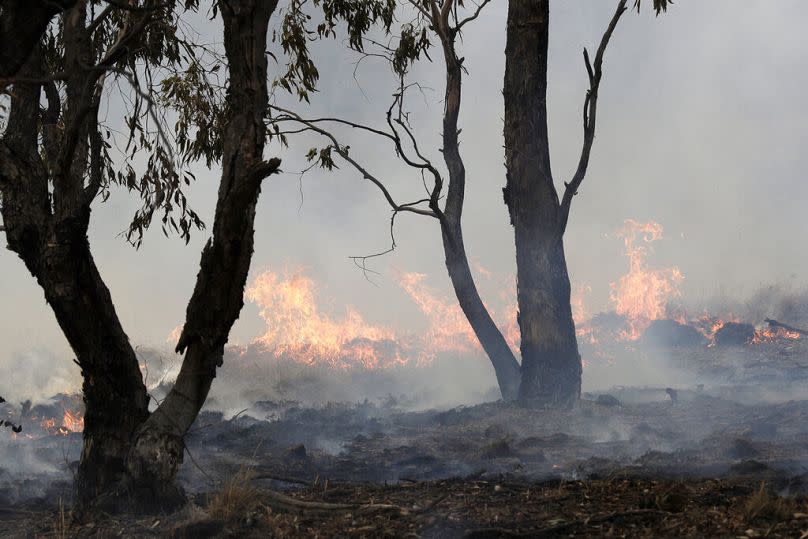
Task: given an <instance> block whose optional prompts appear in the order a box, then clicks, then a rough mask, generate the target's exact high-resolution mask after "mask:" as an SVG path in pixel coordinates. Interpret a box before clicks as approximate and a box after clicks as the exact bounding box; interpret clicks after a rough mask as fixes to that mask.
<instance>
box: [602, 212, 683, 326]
mask: <svg viewBox="0 0 808 539" xmlns="http://www.w3.org/2000/svg"><path fill="white" fill-rule="evenodd" d="M617 235H618V237H620V238H622V239H623V245H624V246H625V252H626V256H627V257H628V261H629V271H628V273H627V274H626V275H624V276H622V277H621V278H620V279H619V280H618V281H617V282H616V283H611V285H610V287H611V293H610V294H609V298H610V299H611V301H612V303H613V304H614V310H615V312H616V313H617V314H620V315H623V316H625V317H626V319H627V321H628V328H627V329H626V330H625V331H624V332H623V333H622V335H621V337H622V338H623V339H626V340H637V339H638V338H639V337H640V336H641V335H642V332H643V331H644V330H645V329H646V328H647V327H648V325H649V324H650V323H651V321H653V320H659V319H661V318H668V317H669V316H670V314H669V312H668V302H669V300H670V299H671V298H673V297H678V296H680V295H681V292H680V291H679V284H680V283H681V282H682V280H683V279H684V275H683V274H682V272H681V271H679V268H677V267H673V268H663V269H651V268H648V266H647V265H646V257H647V256H648V253H649V252H650V251H651V246H650V245H649V244H650V243H652V242H654V241H657V240H659V239H661V238H662V225H660V224H659V223H654V222H648V223H640V222H637V221H634V220H632V219H628V220H626V221H625V223H624V226H623V227H622V228H621V229H620V230H619V231H618V233H617ZM640 240H641V242H642V243H640V242H639V241H640Z"/></svg>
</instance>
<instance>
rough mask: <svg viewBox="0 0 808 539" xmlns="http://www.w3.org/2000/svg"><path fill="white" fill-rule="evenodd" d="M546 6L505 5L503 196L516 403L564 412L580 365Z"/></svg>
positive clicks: (516, 1)
mask: <svg viewBox="0 0 808 539" xmlns="http://www.w3.org/2000/svg"><path fill="white" fill-rule="evenodd" d="M548 22H549V0H510V1H509V8H508V29H507V45H506V50H505V56H506V65H505V83H504V97H505V165H506V168H507V184H506V187H505V188H504V189H503V194H504V198H505V204H506V205H507V206H508V211H509V213H510V218H511V224H512V225H513V227H514V235H515V243H516V253H517V254H516V265H517V300H518V305H519V329H520V331H521V337H522V343H521V352H522V382H521V385H520V388H519V397H520V400H523V401H528V402H533V401H538V402H541V403H544V404H549V405H554V406H557V405H561V406H564V405H569V404H571V403H573V402H575V401H576V400H577V399H578V398H579V397H580V391H581V357H580V355H579V353H578V344H577V341H576V339H575V324H574V322H573V320H572V311H571V308H570V282H569V276H568V274H567V266H566V260H565V258H564V247H563V241H562V238H563V226H562V225H561V219H560V216H561V211H560V204H559V199H558V194H557V192H556V189H555V185H554V183H553V177H552V173H551V170H550V151H549V141H548V132H547V102H546V99H547V48H548V37H549V33H548V32H549V27H548Z"/></svg>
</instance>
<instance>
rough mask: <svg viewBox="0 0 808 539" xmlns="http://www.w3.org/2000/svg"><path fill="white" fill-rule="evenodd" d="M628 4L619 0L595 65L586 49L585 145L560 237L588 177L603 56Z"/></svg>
mask: <svg viewBox="0 0 808 539" xmlns="http://www.w3.org/2000/svg"><path fill="white" fill-rule="evenodd" d="M626 2H627V0H620V2H619V3H618V4H617V10H616V11H615V13H614V15H613V16H612V20H611V21H610V22H609V26H608V27H607V28H606V32H605V33H604V34H603V37H602V38H601V40H600V46H598V50H597V53H596V54H595V63H594V66H593V65H592V64H591V63H590V61H589V52H588V51H587V50H586V49H584V64H585V65H586V72H587V75H588V76H589V90H587V92H586V97H585V99H584V108H583V125H584V142H583V148H582V149H581V157H580V158H579V160H578V168H577V170H576V171H575V175H574V176H573V177H572V181H571V182H569V183H566V182H565V183H564V185H565V186H566V189H565V190H564V197H563V199H562V201H561V207H560V210H561V211H560V214H559V219H560V222H559V225H560V231H561V234H563V233H564V231H565V230H566V228H567V221H568V220H569V214H570V207H571V206H572V198H573V197H574V196H575V195H576V194H577V193H578V188H579V187H580V186H581V183H583V181H584V177H585V176H586V169H587V167H588V166H589V156H590V154H591V152H592V143H593V142H594V140H595V120H596V117H597V110H598V89H599V87H600V79H601V77H602V76H603V72H602V66H603V54H604V53H605V52H606V47H607V45H608V44H609V40H610V39H611V37H612V33H614V29H615V28H616V27H617V23H618V21H619V20H620V17H621V16H622V15H623V13H624V12H625V11H626V9H627V8H626Z"/></svg>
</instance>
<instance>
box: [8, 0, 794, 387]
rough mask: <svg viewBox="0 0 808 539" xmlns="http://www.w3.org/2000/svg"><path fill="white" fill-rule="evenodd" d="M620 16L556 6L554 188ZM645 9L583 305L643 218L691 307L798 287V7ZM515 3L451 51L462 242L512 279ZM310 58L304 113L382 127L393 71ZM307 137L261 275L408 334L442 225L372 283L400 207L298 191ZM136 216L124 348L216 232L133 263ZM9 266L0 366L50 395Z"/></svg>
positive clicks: (46, 364)
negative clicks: (623, 238)
mask: <svg viewBox="0 0 808 539" xmlns="http://www.w3.org/2000/svg"><path fill="white" fill-rule="evenodd" d="M646 3H647V4H650V1H649V2H646ZM615 4H616V2H613V1H606V0H597V1H595V0H588V1H585V0H579V1H574V2H572V1H565V2H561V1H555V2H553V3H552V5H551V23H550V29H551V37H550V48H551V50H550V69H549V96H548V106H549V116H550V137H551V151H552V164H553V170H554V174H555V176H556V182H557V184H559V185H560V184H561V181H562V180H565V179H567V180H568V179H569V178H570V176H571V174H572V172H573V170H574V167H575V165H576V163H577V158H578V154H579V152H580V144H581V105H582V103H583V96H584V92H585V87H586V74H585V69H584V65H583V61H582V57H581V51H582V48H583V47H584V46H588V47H590V48H594V47H596V45H597V42H598V41H599V39H600V36H601V34H602V32H603V29H604V28H605V27H606V24H607V23H608V20H609V18H610V17H611V14H612V12H613V10H614V6H615ZM647 7H648V6H646V9H644V10H643V13H642V14H640V15H637V14H636V13H634V12H632V13H627V14H626V15H625V16H624V18H623V20H622V21H621V22H620V26H619V27H618V28H617V31H616V32H615V35H614V37H613V39H612V42H611V44H610V46H609V49H608V51H607V53H606V58H605V63H604V79H603V82H602V84H601V90H600V102H599V107H598V126H597V137H596V140H595V147H594V150H593V152H592V159H591V162H590V166H589V173H588V176H587V178H586V180H585V183H584V185H583V187H582V189H581V190H580V196H578V197H576V199H575V202H574V205H573V210H572V216H571V222H570V226H569V230H568V232H567V236H566V248H567V254H568V262H569V266H570V272H571V275H572V278H573V281H574V282H576V283H586V284H588V285H589V286H591V287H592V294H591V297H590V298H589V304H590V306H591V309H592V310H594V311H597V310H601V309H604V308H607V307H608V301H607V298H608V290H609V283H610V282H612V281H615V280H616V279H617V278H618V277H619V276H620V275H621V274H622V273H623V272H624V270H625V259H624V257H623V256H622V254H621V250H622V249H621V243H620V241H619V240H618V239H617V238H615V237H614V231H615V230H616V229H617V228H618V227H619V226H620V224H621V223H622V222H623V220H624V219H627V218H634V219H637V220H655V221H657V222H659V223H661V224H662V225H663V226H664V227H665V239H664V240H663V241H661V242H660V243H658V244H657V245H656V251H655V253H654V257H653V259H652V263H653V264H654V265H659V266H670V265H678V266H679V268H680V269H681V270H682V271H683V273H684V274H685V281H684V285H683V289H684V292H685V295H686V297H687V298H689V299H690V300H691V301H695V302H698V300H699V299H700V298H705V299H706V298H709V297H711V296H712V295H714V294H717V293H724V294H729V295H733V294H736V293H737V294H744V293H748V292H750V291H753V290H754V289H756V288H757V287H759V286H760V285H762V284H768V283H773V282H774V283H787V284H789V285H792V286H796V287H802V286H804V285H805V284H806V282H807V281H808V273H807V270H808V255H806V252H805V250H804V248H803V245H804V243H805V242H804V238H805V237H806V234H807V233H808V219H806V217H805V207H806V202H808V182H806V181H805V178H804V171H805V169H806V165H808V153H806V152H805V151H803V146H804V144H805V141H806V137H808V121H806V120H808V113H806V108H805V106H804V91H805V90H804V89H805V88H806V86H807V84H806V83H808V75H806V67H808V58H807V57H806V50H807V49H806V45H808V43H806V38H805V37H804V36H805V32H804V29H805V27H806V26H807V25H808V12H807V11H806V10H805V9H804V4H802V3H799V2H797V1H796V0H793V1H779V2H771V1H763V0H759V1H745V2H743V3H739V2H731V1H729V0H721V1H719V0H713V1H711V2H693V1H691V2H686V1H684V0H682V1H681V2H677V3H676V4H674V5H673V6H672V7H671V9H670V10H669V12H668V14H667V15H665V16H660V17H658V18H656V17H654V16H653V14H652V12H651V10H650V9H647ZM506 9H507V2H506V1H505V0H494V1H493V2H492V4H491V5H490V6H489V7H488V8H486V10H485V12H484V15H483V16H481V17H480V19H479V20H478V21H476V22H475V23H474V24H473V25H471V27H469V28H468V29H467V31H466V33H465V34H464V36H463V41H462V43H461V44H460V48H461V51H460V54H461V55H462V56H465V58H466V66H467V67H468V69H469V74H468V76H467V77H466V79H465V86H464V95H463V109H462V117H461V120H460V124H461V126H462V128H463V132H462V147H461V149H462V151H463V154H464V157H465V160H466V168H467V170H468V179H467V196H466V200H467V203H466V209H465V220H464V225H465V236H466V241H467V250H468V252H469V254H470V256H471V257H472V258H473V259H474V260H475V261H476V262H478V263H479V264H481V265H482V266H484V267H485V268H487V269H489V270H491V271H494V272H496V273H497V274H500V275H503V276H507V275H512V274H513V271H514V253H513V246H512V231H511V229H510V226H509V224H508V219H507V211H506V208H505V206H504V204H503V203H502V195H501V188H502V186H503V185H504V169H503V149H502V116H503V102H502V94H501V88H502V75H503V71H504V48H505V16H506ZM277 22H278V18H277V16H276V17H275V18H274V20H273V24H277ZM200 31H202V33H203V34H204V37H205V39H206V40H208V41H220V36H219V35H218V34H217V32H218V30H217V26H216V25H215V24H213V23H209V24H206V25H203V26H201V27H200ZM275 49H277V46H274V47H273V50H275ZM434 52H435V53H434V54H433V55H432V56H433V58H435V60H436V62H435V63H434V64H431V65H429V64H425V65H422V66H420V67H419V68H418V69H417V70H416V72H415V73H414V75H415V76H416V77H417V79H418V80H420V81H421V82H422V83H423V84H424V85H425V86H427V87H429V88H432V91H429V90H427V92H426V94H425V96H424V97H418V98H417V99H416V96H413V98H414V99H413V100H412V102H411V108H412V110H413V118H412V120H413V122H414V124H415V125H416V126H417V128H418V134H419V137H421V138H422V141H423V142H422V145H423V147H424V148H426V149H427V150H428V152H429V154H430V155H431V156H432V157H433V158H434V159H435V160H436V161H440V154H439V153H438V151H437V147H438V146H437V141H438V136H439V130H440V114H441V112H442V104H441V99H442V87H443V81H442V76H441V72H442V69H443V65H442V61H441V60H440V58H441V57H440V54H438V53H437V51H434ZM316 58H317V60H318V63H319V67H320V70H321V74H322V80H321V84H320V90H321V91H320V93H319V94H317V95H315V96H314V97H313V99H312V101H313V103H312V107H311V110H310V111H306V110H305V109H303V110H304V113H305V114H307V115H312V116H313V115H318V114H323V113H326V112H327V113H328V114H329V115H339V116H345V117H351V118H355V119H359V120H361V121H363V122H366V123H370V124H377V125H380V124H381V123H382V121H383V116H382V111H383V110H384V109H386V107H387V106H388V103H389V99H390V94H391V93H392V90H393V87H394V81H393V80H392V78H391V77H390V76H389V73H388V71H387V70H386V68H385V67H384V66H383V65H381V64H373V63H368V64H363V65H362V66H361V68H360V69H359V71H358V78H359V81H360V83H361V90H360V88H359V87H358V86H357V83H356V81H355V80H354V79H353V76H352V74H353V68H354V66H353V61H354V60H355V58H354V57H353V56H352V55H351V54H349V53H346V52H344V50H343V48H342V47H341V41H335V42H330V43H328V44H327V45H326V46H320V47H317V49H316ZM270 69H271V70H272V69H273V67H272V66H270ZM110 112H111V114H114V113H115V109H114V107H113V109H112V110H111V111H110ZM345 136H346V137H348V138H346V139H345V140H346V141H348V142H350V144H351V148H352V154H353V155H354V156H355V157H356V158H357V159H360V160H361V161H363V162H364V163H366V164H367V167H368V168H369V169H370V170H372V171H374V172H375V173H377V174H379V175H381V176H383V177H385V178H387V179H388V181H389V184H390V186H391V189H392V190H393V192H394V194H395V196H396V197H397V198H398V199H400V200H407V199H409V198H412V197H418V198H420V195H421V188H420V178H419V177H418V176H417V175H415V174H413V173H412V171H411V170H408V169H407V168H405V167H401V166H398V164H397V163H396V162H395V159H394V157H393V154H392V152H391V148H390V147H389V146H388V145H386V144H383V143H380V142H379V141H377V140H374V139H372V138H363V137H361V136H359V135H358V134H357V133H345ZM310 142H311V141H309V140H305V141H303V140H301V141H298V142H296V141H295V140H293V141H292V144H291V147H290V148H288V149H282V148H277V147H273V148H272V152H271V154H272V155H278V156H280V157H282V158H283V160H284V167H283V168H284V170H285V171H286V172H287V174H284V175H280V176H273V177H272V178H271V179H269V180H268V181H267V182H266V183H265V187H264V190H263V194H262V197H261V202H260V205H259V208H258V218H257V225H256V231H257V232H256V252H255V257H254V260H253V270H252V274H253V275H255V274H256V273H257V272H260V271H262V270H266V269H272V270H276V271H278V270H283V269H284V268H292V269H293V268H297V267H303V268H304V269H305V271H306V272H307V273H308V274H310V275H311V276H313V277H314V278H315V279H316V280H317V281H318V282H319V283H320V291H321V292H322V294H323V296H324V298H327V300H325V303H326V304H325V305H324V309H326V310H331V311H333V312H335V313H340V312H342V311H343V310H344V306H345V305H346V304H352V305H354V306H355V307H357V308H358V309H359V310H360V311H361V312H362V313H363V314H364V315H365V316H366V318H367V319H368V320H369V321H371V322H374V323H378V324H387V325H391V326H403V327H406V328H416V329H417V328H418V327H419V325H421V324H423V323H424V321H423V318H422V317H421V315H420V313H419V311H418V310H417V308H416V306H415V305H414V304H413V303H412V302H411V301H410V300H408V298H407V297H406V295H405V294H404V292H403V291H402V290H401V289H400V288H399V287H398V285H397V284H396V281H395V275H396V272H397V271H419V272H423V273H426V274H428V275H429V276H430V281H429V282H430V284H431V285H433V286H434V287H436V288H438V289H440V290H442V291H444V292H445V293H446V294H449V293H450V289H449V285H448V278H447V276H446V272H445V267H444V265H443V257H442V250H441V247H440V238H439V235H438V228H437V224H436V223H435V222H434V221H432V220H430V219H427V218H423V217H419V216H407V215H404V216H402V217H401V218H400V219H399V223H398V229H397V240H398V245H399V248H398V249H397V251H396V252H395V253H393V254H391V255H388V256H386V257H385V258H382V259H379V260H377V261H375V262H374V267H375V269H377V270H379V271H380V272H381V273H382V274H381V276H378V277H376V278H375V281H376V283H377V285H378V286H375V285H374V284H371V283H369V282H368V281H367V280H366V279H365V277H364V276H363V274H362V273H361V272H360V271H358V270H357V269H356V268H355V267H354V265H353V264H352V262H351V261H350V260H349V259H348V256H349V255H354V254H367V253H372V252H376V251H379V250H382V249H384V248H386V247H387V246H388V243H389V236H388V219H389V210H388V208H387V206H386V205H385V203H384V201H383V199H382V198H381V196H380V194H379V192H378V191H377V190H375V188H373V187H372V186H370V185H369V184H367V183H366V182H363V181H362V180H361V178H359V177H357V175H356V174H354V173H352V172H351V171H350V170H348V169H347V168H344V169H343V170H342V171H341V172H340V173H335V174H327V173H324V172H320V171H313V172H311V173H309V174H308V175H307V176H305V177H304V178H303V180H302V184H300V183H299V177H298V175H297V174H296V173H295V172H296V171H298V170H300V169H301V168H302V166H303V164H302V160H301V158H300V156H301V155H302V154H303V153H305V151H306V149H307V148H308V147H309V146H310ZM219 172H220V171H219V170H218V169H214V170H210V171H207V170H204V171H200V172H199V174H197V176H198V178H199V181H198V184H197V185H195V186H194V187H193V189H192V190H191V192H190V195H191V197H190V198H191V202H192V204H193V206H194V207H195V208H196V209H197V210H198V211H199V213H200V214H201V215H202V216H203V217H204V218H206V220H208V221H209V220H210V219H211V218H212V208H213V204H214V202H215V195H216V188H217V183H218V178H219ZM301 185H302V192H303V197H302V199H301V195H300V189H301ZM135 208H136V201H134V200H132V199H131V198H128V197H127V195H126V193H124V192H115V193H114V194H113V196H112V198H111V199H110V201H109V202H108V203H107V204H97V205H96V207H95V209H94V213H93V219H92V225H91V243H92V245H93V252H94V254H95V257H96V261H97V263H98V265H99V266H100V269H101V272H102V275H103V276H104V277H105V279H106V281H107V283H108V285H109V287H110V289H111V291H112V296H113V298H114V300H115V303H116V306H117V309H118V313H119V314H120V316H121V319H122V321H123V323H124V327H125V328H126V329H127V332H128V334H129V335H130V338H131V340H132V341H133V343H135V344H139V345H141V344H142V345H159V344H162V343H164V342H165V339H166V336H167V335H168V333H169V332H170V331H171V330H172V329H173V328H174V327H175V326H176V325H177V324H179V323H180V322H181V321H182V319H183V314H184V311H185V307H186V304H187V301H188V298H189V297H190V293H191V290H192V288H193V284H194V279H195V276H196V273H197V268H198V263H199V253H200V249H201V246H202V244H203V243H204V241H205V239H206V237H207V236H206V233H200V234H197V235H196V236H195V237H194V238H193V240H192V241H191V243H190V244H189V245H187V246H186V245H184V243H183V242H182V241H180V240H179V239H177V238H169V239H166V238H164V237H163V236H162V235H161V234H160V232H159V230H154V231H152V232H151V233H149V234H148V236H147V238H146V241H145V243H144V245H143V247H142V248H141V249H140V250H139V251H135V250H134V249H133V248H132V247H130V246H129V245H127V244H126V242H125V241H124V240H123V239H121V238H120V237H118V232H120V231H121V230H123V229H124V228H125V227H126V224H127V219H128V218H130V217H131V215H132V213H133V211H134V210H135ZM0 272H2V275H3V279H1V280H0V298H2V301H3V308H2V311H1V314H0V316H2V323H0V361H1V362H2V363H3V365H4V367H5V372H7V373H10V372H12V369H23V371H25V372H29V371H30V372H29V374H27V375H26V376H34V374H31V372H33V371H38V378H40V383H45V381H47V380H49V379H50V377H62V376H75V375H76V374H77V372H74V371H77V369H76V368H75V366H74V365H72V363H71V362H70V357H71V355H70V352H69V349H68V347H67V345H66V342H65V341H64V338H63V337H62V336H61V333H60V332H59V329H58V327H57V325H56V323H55V320H54V317H53V315H52V314H51V312H50V310H49V308H48V307H47V305H46V304H45V301H44V299H43V296H42V292H41V291H40V289H39V288H38V287H37V285H36V283H35V282H34V280H33V279H32V278H31V277H30V275H28V273H27V272H26V270H25V269H24V267H23V265H22V262H21V261H20V260H18V259H17V258H16V256H15V255H14V254H13V253H11V252H9V251H5V250H3V251H2V252H0ZM260 327H261V320H260V318H259V317H258V316H257V309H256V307H255V306H254V305H251V304H249V303H248V304H247V305H246V307H245V309H244V312H243V314H242V317H241V320H240V321H239V322H238V323H237V326H236V328H235V330H234V334H233V337H234V339H235V340H237V341H241V342H245V341H248V340H250V338H251V337H252V336H254V335H256V334H257V332H258V331H259V329H260ZM6 379H7V380H8V379H10V377H6Z"/></svg>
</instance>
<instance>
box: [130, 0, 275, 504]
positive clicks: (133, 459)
mask: <svg viewBox="0 0 808 539" xmlns="http://www.w3.org/2000/svg"><path fill="white" fill-rule="evenodd" d="M276 5H277V1H276V0H241V1H239V2H222V3H221V4H220V10H221V13H222V19H223V22H224V45H225V51H226V53H227V59H228V64H229V70H230V78H229V87H228V93H227V109H228V110H229V111H230V114H231V116H230V121H229V123H228V125H227V127H226V132H225V134H224V151H223V158H222V178H221V183H220V186H219V197H218V202H217V206H216V215H215V218H214V223H213V237H212V239H211V240H209V241H208V244H207V245H206V246H205V249H204V250H203V252H202V260H201V263H200V270H199V274H198V275H197V282H196V287H195V288H194V293H193V296H192V297H191V301H190V302H189V304H188V309H187V312H186V319H185V326H184V328H183V331H182V335H181V336H180V339H179V343H178V344H177V352H179V353H182V352H184V353H185V358H184V360H183V364H182V368H181V370H180V372H179V375H178V377H177V381H176V383H175V384H174V387H173V388H172V389H171V391H170V392H169V394H168V396H167V397H166V399H165V400H164V401H163V402H162V403H161V404H160V406H159V407H158V408H157V410H155V412H154V413H153V414H152V415H151V416H150V417H149V419H148V420H147V421H146V423H145V424H144V425H143V427H142V428H141V429H140V430H139V432H138V435H137V438H136V440H135V442H134V443H133V445H132V449H131V451H130V454H129V457H128V460H127V466H128V470H129V474H130V476H131V479H132V482H133V485H134V486H135V487H136V488H137V489H140V490H141V491H144V490H145V492H149V493H151V494H153V495H154V496H155V497H156V498H158V499H159V498H160V497H162V496H164V495H172V490H173V489H172V487H171V485H172V484H173V480H174V478H175V477H176V474H177V471H178V469H179V466H180V464H181V463H182V458H183V450H184V442H183V437H184V436H185V434H186V432H187V431H188V429H189V428H190V427H191V425H192V424H193V422H194V420H195V419H196V417H197V415H198V414H199V411H200V409H201V408H202V405H203V404H204V402H205V399H206V398H207V395H208V391H209V390H210V386H211V384H212V382H213V379H214V378H215V377H216V369H217V367H219V366H221V364H222V360H223V354H224V346H225V344H226V343H227V339H228V336H229V333H230V329H231V327H232V326H233V323H234V322H235V321H236V319H237V318H238V316H239V313H240V311H241V308H242V306H243V296H244V286H245V284H246V281H247V273H248V272H249V268H250V261H251V259H252V254H253V243H254V238H253V236H254V230H253V226H254V222H255V207H256V204H257V202H258V196H259V193H260V190H261V182H262V180H263V179H264V178H266V177H268V176H269V175H270V174H273V173H275V172H277V170H278V167H279V165H280V160H279V159H271V160H270V161H269V162H266V161H264V160H263V150H264V143H265V139H266V128H265V125H264V117H265V113H266V108H267V103H268V93H267V60H266V53H265V50H266V42H267V40H266V38H267V28H268V24H269V18H270V16H271V15H272V12H273V11H274V9H275V7H276Z"/></svg>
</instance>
